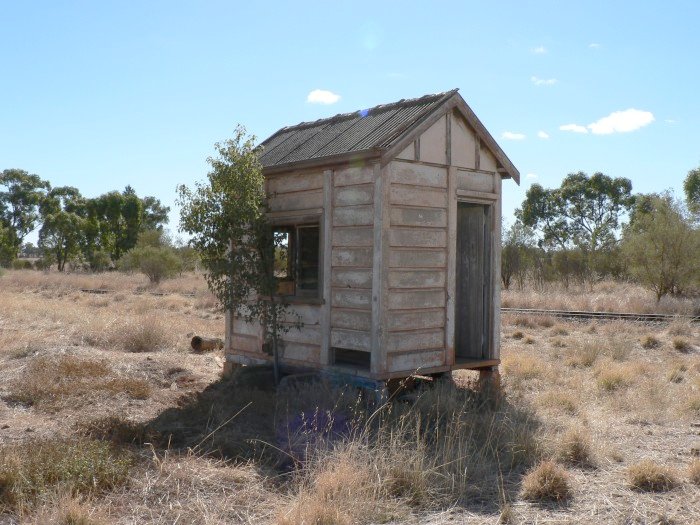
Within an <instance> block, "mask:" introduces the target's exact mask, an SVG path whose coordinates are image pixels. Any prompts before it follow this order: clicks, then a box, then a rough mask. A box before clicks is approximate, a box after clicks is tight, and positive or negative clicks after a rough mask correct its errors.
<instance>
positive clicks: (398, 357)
mask: <svg viewBox="0 0 700 525" xmlns="http://www.w3.org/2000/svg"><path fill="white" fill-rule="evenodd" d="M388 361H389V371H390V372H406V373H407V374H411V373H414V372H418V373H420V370H421V369H425V368H430V367H433V366H440V365H441V364H443V363H444V361H445V351H444V350H441V349H440V350H428V351H422V352H411V353H407V354H389V355H388Z"/></svg>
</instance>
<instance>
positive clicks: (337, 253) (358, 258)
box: [331, 248, 372, 268]
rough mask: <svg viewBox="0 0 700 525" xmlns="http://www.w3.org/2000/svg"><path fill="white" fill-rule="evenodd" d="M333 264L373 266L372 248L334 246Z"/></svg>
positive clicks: (334, 265) (332, 253)
mask: <svg viewBox="0 0 700 525" xmlns="http://www.w3.org/2000/svg"><path fill="white" fill-rule="evenodd" d="M331 264H332V265H333V267H336V266H359V267H362V268H371V267H372V248H333V250H332V252H331Z"/></svg>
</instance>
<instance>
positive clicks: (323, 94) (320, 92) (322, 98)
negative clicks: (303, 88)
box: [306, 89, 340, 105]
mask: <svg viewBox="0 0 700 525" xmlns="http://www.w3.org/2000/svg"><path fill="white" fill-rule="evenodd" d="M339 100H340V95H338V94H337V93H333V92H332V91H327V90H325V89H314V90H313V91H311V92H310V93H309V94H308V96H307V97H306V101H307V102H308V103H310V104H326V105H328V104H335V103H336V102H338V101H339Z"/></svg>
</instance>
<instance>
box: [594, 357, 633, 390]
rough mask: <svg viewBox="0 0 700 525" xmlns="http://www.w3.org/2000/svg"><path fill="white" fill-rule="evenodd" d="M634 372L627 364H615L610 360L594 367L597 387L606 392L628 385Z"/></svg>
mask: <svg viewBox="0 0 700 525" xmlns="http://www.w3.org/2000/svg"><path fill="white" fill-rule="evenodd" d="M635 376H636V374H635V371H634V369H633V368H632V367H630V366H629V365H622V364H617V363H614V362H612V361H606V362H604V363H601V364H600V366H598V367H597V369H596V381H597V383H598V387H599V388H600V389H601V390H604V391H606V392H615V391H617V390H620V389H622V388H625V387H628V386H629V385H631V384H632V382H633V381H634V378H635Z"/></svg>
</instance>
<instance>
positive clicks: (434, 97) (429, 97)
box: [268, 88, 459, 140]
mask: <svg viewBox="0 0 700 525" xmlns="http://www.w3.org/2000/svg"><path fill="white" fill-rule="evenodd" d="M458 91H459V88H455V89H451V90H450V91H443V92H441V93H432V94H427V95H423V96H420V97H417V98H409V99H405V98H402V99H401V100H399V101H396V102H388V103H386V104H378V105H376V106H372V107H371V108H367V109H359V110H356V111H351V112H348V113H338V114H337V115H334V116H332V117H326V118H320V119H318V120H311V121H307V122H300V123H299V124H294V125H293V126H285V127H283V128H281V129H279V130H278V131H277V132H276V133H275V135H277V134H278V133H281V132H284V131H291V130H296V129H304V128H308V127H311V126H318V125H320V124H323V123H325V122H328V123H331V122H337V121H340V120H346V119H349V118H353V117H356V116H358V115H361V116H366V115H369V114H371V113H374V112H376V111H387V110H389V109H392V108H395V107H401V106H402V107H408V106H413V105H417V104H422V103H424V102H426V101H428V100H437V99H440V98H442V97H446V96H448V95H449V96H452V95H454V94H455V93H457V92H458ZM363 113H364V114H363ZM273 136H274V135H273ZM270 138H272V137H270ZM268 140H269V139H268Z"/></svg>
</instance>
